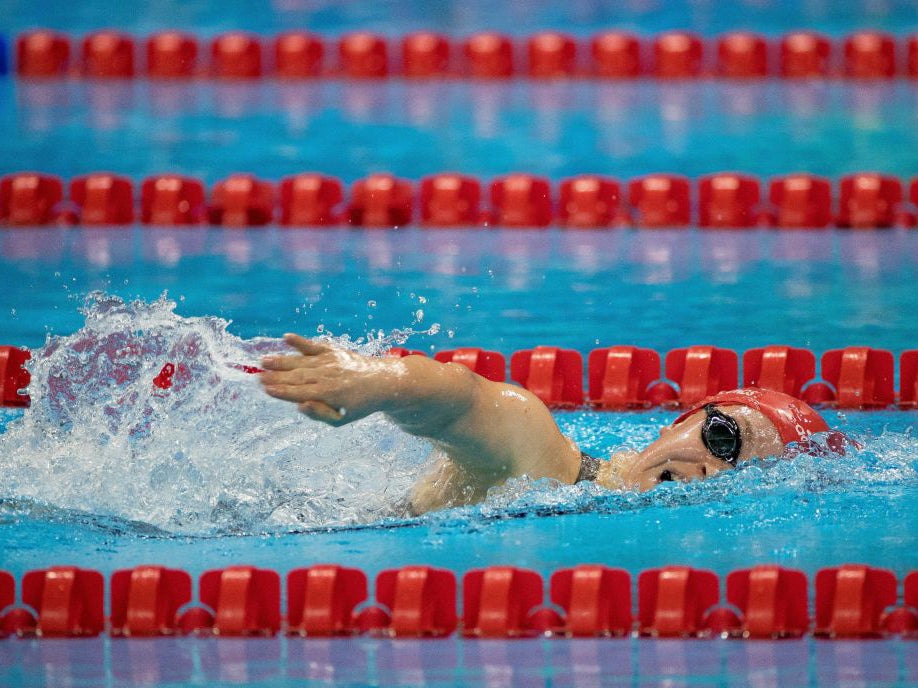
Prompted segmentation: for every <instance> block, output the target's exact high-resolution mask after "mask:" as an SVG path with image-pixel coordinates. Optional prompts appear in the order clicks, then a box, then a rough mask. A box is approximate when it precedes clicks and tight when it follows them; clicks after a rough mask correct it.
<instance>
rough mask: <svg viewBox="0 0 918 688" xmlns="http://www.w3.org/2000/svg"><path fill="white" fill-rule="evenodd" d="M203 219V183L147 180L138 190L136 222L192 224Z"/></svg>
mask: <svg viewBox="0 0 918 688" xmlns="http://www.w3.org/2000/svg"><path fill="white" fill-rule="evenodd" d="M206 219H207V204H206V201H205V197H204V184H202V183H201V182H200V181H198V180H197V179H192V178H191V177H182V176H179V175H174V174H164V175H160V176H158V177H148V178H147V179H145V180H144V181H143V184H142V185H141V187H140V221H141V222H143V223H144V224H148V225H159V226H173V225H196V224H200V223H202V222H204V221H205V220H206Z"/></svg>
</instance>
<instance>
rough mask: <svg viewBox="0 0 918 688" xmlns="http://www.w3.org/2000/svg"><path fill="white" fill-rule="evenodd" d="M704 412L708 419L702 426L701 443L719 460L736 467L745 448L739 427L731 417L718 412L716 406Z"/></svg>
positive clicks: (708, 407)
mask: <svg viewBox="0 0 918 688" xmlns="http://www.w3.org/2000/svg"><path fill="white" fill-rule="evenodd" d="M704 412H705V415H706V416H707V417H706V418H705V421H704V425H702V426H701V441H702V442H703V443H704V446H705V447H707V449H708V451H709V452H711V453H712V454H713V455H714V456H716V457H717V458H718V459H721V460H722V461H726V462H727V463H729V464H730V465H731V466H735V465H736V460H737V459H738V458H739V455H740V450H741V449H742V448H743V440H742V437H740V429H739V425H737V423H736V421H735V420H733V419H732V418H731V417H730V416H728V415H727V414H725V413H723V412H721V411H718V410H717V407H716V406H714V404H708V405H706V406H705V407H704Z"/></svg>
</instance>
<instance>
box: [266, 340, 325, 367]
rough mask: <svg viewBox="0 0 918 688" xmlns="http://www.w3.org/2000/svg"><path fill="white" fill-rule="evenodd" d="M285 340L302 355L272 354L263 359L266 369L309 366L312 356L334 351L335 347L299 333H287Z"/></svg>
mask: <svg viewBox="0 0 918 688" xmlns="http://www.w3.org/2000/svg"><path fill="white" fill-rule="evenodd" d="M284 341H285V342H286V343H287V344H288V345H289V346H291V347H293V348H294V349H296V350H297V352H299V353H300V354H301V355H300V356H284V355H277V354H272V355H269V356H265V357H264V358H262V359H261V364H262V366H263V367H264V368H265V369H266V370H294V369H296V368H302V367H304V366H308V365H309V362H310V358H312V357H313V356H318V355H319V354H323V353H326V352H328V351H333V350H334V347H332V346H329V345H328V344H322V343H320V342H315V341H313V340H311V339H306V337H301V336H300V335H298V334H290V333H288V334H285V335H284Z"/></svg>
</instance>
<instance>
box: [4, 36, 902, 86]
mask: <svg viewBox="0 0 918 688" xmlns="http://www.w3.org/2000/svg"><path fill="white" fill-rule="evenodd" d="M180 36H181V38H180V40H177V39H179V37H180ZM397 40H398V45H399V48H400V52H401V55H400V57H401V59H400V61H399V64H396V65H393V64H390V55H389V54H388V53H389V45H388V41H387V40H386V39H385V38H384V37H382V36H378V35H375V34H372V33H368V32H355V33H351V34H346V35H345V36H343V37H342V38H341V39H340V40H339V41H337V44H336V47H337V52H338V61H337V65H335V66H334V67H333V68H331V69H324V68H323V65H322V60H323V58H324V53H325V42H324V40H323V39H322V38H321V37H319V36H315V35H312V34H308V33H306V32H302V31H293V32H287V33H283V34H280V35H278V36H276V37H274V38H273V39H272V40H271V45H272V50H273V52H274V67H275V73H276V74H277V75H278V76H280V77H283V78H312V77H317V76H324V75H329V76H343V77H347V78H358V79H363V78H371V79H379V78H385V77H388V76H392V75H394V74H397V75H400V76H404V77H408V78H443V77H448V76H452V75H454V74H456V73H459V74H462V75H465V76H471V77H474V78H489V79H494V78H508V77H512V76H514V75H515V74H516V73H517V72H518V71H519V70H518V69H517V66H516V64H515V63H516V59H515V58H516V55H515V53H516V51H517V49H518V48H519V49H520V50H525V53H526V55H527V60H526V65H525V75H526V76H528V77H530V78H535V79H541V78H573V77H577V76H579V75H580V74H582V73H587V74H590V75H592V76H596V77H599V78H613V79H620V78H634V77H637V76H640V75H641V74H643V73H645V72H646V73H649V74H651V75H652V76H655V77H657V78H662V79H669V78H697V77H700V76H705V75H708V74H712V75H714V76H718V77H723V78H739V79H750V78H762V77H764V76H768V75H769V74H772V73H776V74H777V75H779V76H781V77H784V78H791V79H799V78H824V77H827V76H833V75H835V74H836V72H838V73H840V74H841V75H843V76H845V77H847V78H852V79H889V78H891V77H895V76H897V75H898V74H899V73H900V70H899V66H898V64H897V60H898V59H899V54H898V53H899V50H900V45H899V42H900V41H899V39H898V38H897V37H895V36H892V35H889V34H886V33H882V32H878V31H861V32H858V33H855V34H852V35H850V36H848V37H846V38H845V39H844V40H843V41H839V42H838V43H837V44H834V43H833V41H831V40H830V39H829V38H828V37H826V36H823V35H821V34H818V33H815V32H812V31H798V32H792V33H788V34H785V35H784V36H782V37H781V39H780V45H779V46H778V50H779V55H778V57H779V61H778V63H777V69H776V70H773V69H772V68H771V65H770V64H769V44H768V40H767V39H766V38H765V37H764V36H761V35H759V34H756V33H751V32H748V31H733V32H729V33H726V34H724V35H722V36H719V37H717V38H712V39H706V40H702V38H701V37H699V36H697V35H695V34H692V33H688V32H682V31H673V32H668V33H664V34H661V35H659V36H656V37H655V38H653V39H647V40H646V41H644V42H646V49H647V51H648V52H649V53H652V59H651V60H649V64H648V66H647V69H645V68H644V65H643V64H642V59H641V52H642V50H643V49H644V46H642V39H641V38H640V37H638V36H635V35H632V34H629V33H625V32H621V31H607V32H603V33H599V34H596V35H594V36H592V37H591V38H590V42H589V49H590V58H589V64H588V65H586V64H585V65H582V66H581V65H580V64H579V62H578V47H579V46H578V42H577V40H575V39H574V38H573V37H571V36H568V35H566V34H563V33H560V32H557V31H550V30H549V31H542V32H539V33H536V34H534V35H530V36H528V37H526V38H525V39H522V40H521V41H520V44H519V45H518V46H517V45H515V44H514V41H513V39H511V38H510V37H509V36H506V35H503V34H500V33H495V32H487V31H485V32H481V33H477V34H474V35H472V36H470V37H468V38H467V39H465V40H464V41H462V42H461V46H462V54H463V62H464V63H463V65H462V66H461V67H460V68H459V69H453V68H452V65H451V64H450V60H451V57H452V56H451V54H450V53H451V52H452V43H453V40H452V39H451V38H450V37H448V36H444V35H441V34H438V33H433V32H429V31H419V32H415V33H411V34H408V35H406V36H403V37H401V38H400V39H397ZM83 43H84V47H83V51H82V61H81V68H80V72H81V73H82V74H83V75H84V76H87V77H90V78H113V77H115V78H125V77H131V76H134V75H135V72H136V70H135V65H134V49H133V44H134V38H132V37H131V36H127V35H125V34H121V33H118V32H114V31H99V32H95V33H92V34H90V35H89V36H87V37H86V39H85V40H84V42H83ZM903 43H904V45H903V46H901V48H902V49H904V50H905V51H906V55H907V66H906V71H905V72H904V73H905V74H907V75H908V76H910V77H914V76H916V75H918V39H916V38H915V37H914V36H910V37H908V38H907V39H905V40H904V41H903ZM145 44H146V48H147V67H146V69H145V74H146V75H148V76H150V77H153V78H185V77H188V76H191V75H193V74H194V73H195V71H196V70H195V69H194V67H193V63H194V61H195V59H196V56H197V45H198V40H197V39H196V38H194V37H191V36H184V35H183V34H178V33H177V32H171V31H168V32H162V33H159V34H154V35H152V36H149V37H148V38H147V39H146V40H145ZM833 51H834V52H836V53H837V54H838V55H839V56H840V58H843V64H840V65H839V69H837V70H836V69H833V65H832V62H831V60H832V53H833ZM706 53H710V55H711V57H712V60H711V61H712V64H711V65H706V64H705V54H706ZM69 56H70V38H69V37H68V36H65V35H61V34H57V33H54V32H52V31H46V30H38V31H31V32H26V33H23V34H20V35H19V36H18V37H17V41H16V73H17V74H18V75H19V76H21V77H25V78H35V77H59V76H62V75H64V74H66V73H67V71H68V63H69ZM584 62H586V60H584ZM211 67H212V69H211V71H210V74H211V75H212V76H214V77H217V78H233V79H238V78H246V79H249V78H256V77H259V76H263V75H264V74H265V69H264V64H263V56H262V46H261V43H260V39H259V38H258V37H255V36H252V35H249V34H246V33H244V32H240V31H233V32H230V33H227V34H224V35H222V36H219V37H217V39H216V41H214V42H212V43H211Z"/></svg>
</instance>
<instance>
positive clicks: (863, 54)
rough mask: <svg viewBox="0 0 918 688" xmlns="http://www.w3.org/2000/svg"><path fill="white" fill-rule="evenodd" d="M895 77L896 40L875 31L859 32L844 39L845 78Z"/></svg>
mask: <svg viewBox="0 0 918 688" xmlns="http://www.w3.org/2000/svg"><path fill="white" fill-rule="evenodd" d="M895 75H896V40H895V38H894V37H893V36H890V35H889V34H885V33H879V32H876V31H861V32H859V33H855V34H852V35H851V36H848V37H847V38H846V39H845V76H847V77H850V78H854V79H889V78H892V77H894V76H895Z"/></svg>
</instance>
